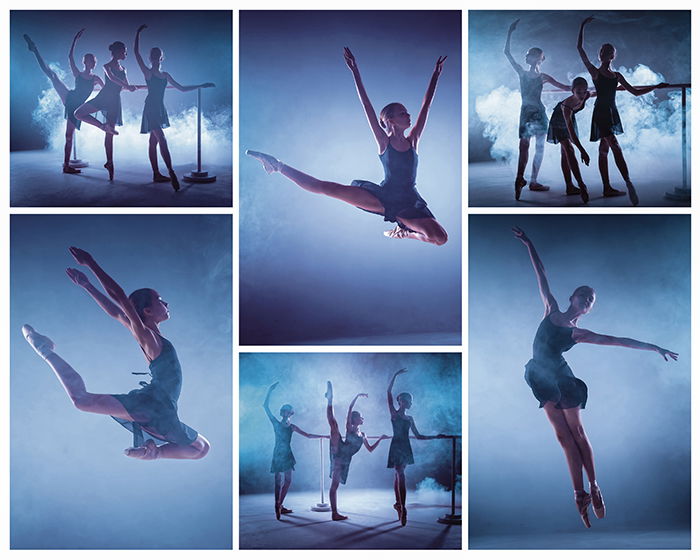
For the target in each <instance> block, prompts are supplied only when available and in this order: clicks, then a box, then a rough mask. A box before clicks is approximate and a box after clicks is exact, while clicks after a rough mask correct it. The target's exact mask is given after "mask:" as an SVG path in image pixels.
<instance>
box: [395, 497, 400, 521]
mask: <svg viewBox="0 0 700 560" xmlns="http://www.w3.org/2000/svg"><path fill="white" fill-rule="evenodd" d="M394 509H395V510H396V513H397V514H398V520H399V521H401V504H399V503H398V502H397V503H395V504H394Z"/></svg>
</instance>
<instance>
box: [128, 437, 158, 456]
mask: <svg viewBox="0 0 700 560" xmlns="http://www.w3.org/2000/svg"><path fill="white" fill-rule="evenodd" d="M124 455H126V456H127V457H131V458H132V459H141V460H142V461H154V460H156V459H158V458H160V449H158V446H157V445H156V443H155V442H154V441H153V440H152V439H149V440H147V441H146V443H145V445H143V446H141V447H129V448H127V449H125V450H124Z"/></svg>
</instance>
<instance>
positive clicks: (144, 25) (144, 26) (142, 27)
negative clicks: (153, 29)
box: [136, 23, 148, 33]
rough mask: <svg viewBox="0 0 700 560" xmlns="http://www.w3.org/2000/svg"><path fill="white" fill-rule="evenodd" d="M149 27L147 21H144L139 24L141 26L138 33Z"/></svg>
mask: <svg viewBox="0 0 700 560" xmlns="http://www.w3.org/2000/svg"><path fill="white" fill-rule="evenodd" d="M147 27H148V25H146V24H145V23H142V24H141V25H139V28H138V29H137V30H136V33H141V31H143V30H144V29H146V28H147Z"/></svg>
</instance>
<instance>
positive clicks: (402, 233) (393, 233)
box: [384, 226, 409, 239]
mask: <svg viewBox="0 0 700 560" xmlns="http://www.w3.org/2000/svg"><path fill="white" fill-rule="evenodd" d="M408 234H409V231H408V230H407V229H404V228H402V227H401V226H396V227H395V228H394V229H390V230H389V231H385V232H384V237H389V238H391V239H403V238H404V237H407V236H408Z"/></svg>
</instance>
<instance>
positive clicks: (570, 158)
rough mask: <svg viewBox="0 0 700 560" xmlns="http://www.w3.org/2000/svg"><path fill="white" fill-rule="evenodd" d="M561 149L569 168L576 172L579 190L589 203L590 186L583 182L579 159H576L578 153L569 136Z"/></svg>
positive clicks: (584, 199) (585, 201) (562, 143)
mask: <svg viewBox="0 0 700 560" xmlns="http://www.w3.org/2000/svg"><path fill="white" fill-rule="evenodd" d="M561 149H562V150H563V152H564V157H565V158H566V161H567V164H568V166H569V169H570V170H571V172H572V173H573V174H574V177H575V178H576V182H577V183H578V186H579V189H580V191H579V192H580V194H581V198H582V199H583V202H584V203H587V202H588V188H587V187H586V185H585V183H584V182H583V177H582V176H581V169H580V168H579V166H578V161H576V153H575V152H574V147H573V145H572V144H571V141H570V140H569V139H568V138H566V139H564V140H562V142H561Z"/></svg>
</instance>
